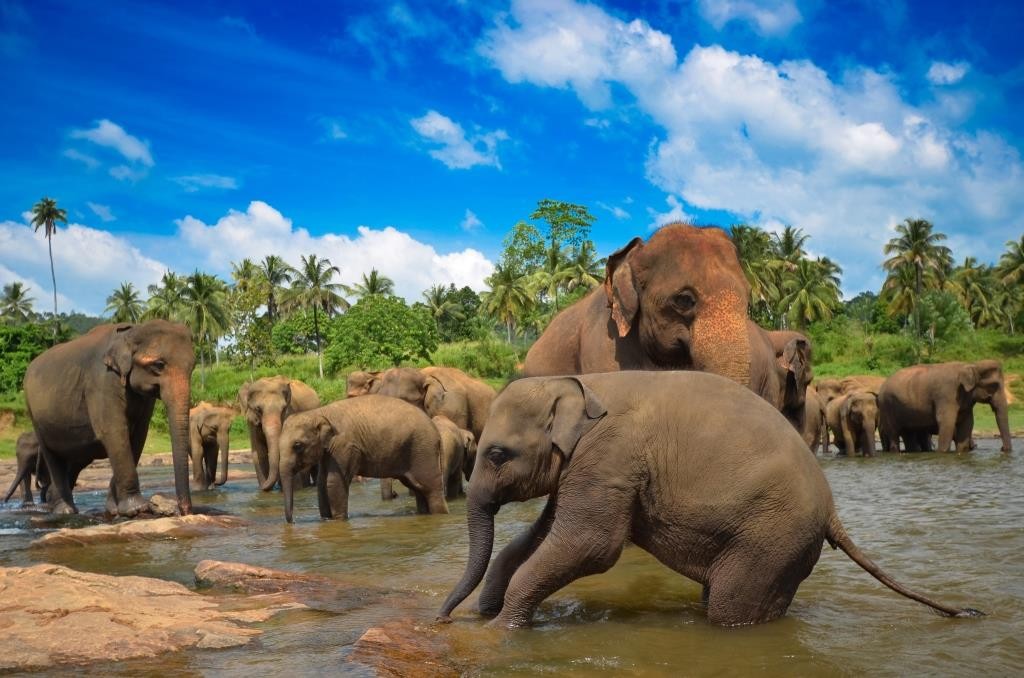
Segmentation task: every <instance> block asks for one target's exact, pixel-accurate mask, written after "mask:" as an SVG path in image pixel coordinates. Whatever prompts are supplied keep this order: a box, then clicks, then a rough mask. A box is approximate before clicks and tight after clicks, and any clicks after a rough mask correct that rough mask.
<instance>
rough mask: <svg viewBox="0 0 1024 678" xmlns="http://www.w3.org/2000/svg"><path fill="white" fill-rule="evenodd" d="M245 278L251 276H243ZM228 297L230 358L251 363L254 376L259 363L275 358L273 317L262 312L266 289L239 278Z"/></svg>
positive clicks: (250, 372)
mask: <svg viewBox="0 0 1024 678" xmlns="http://www.w3.org/2000/svg"><path fill="white" fill-rule="evenodd" d="M243 261H245V260H243ZM250 263H251V262H250ZM242 280H252V278H245V277H243V278H242ZM228 299H229V305H230V307H231V333H230V336H231V338H232V340H233V341H232V349H233V350H232V355H231V358H232V361H233V362H235V363H236V364H240V365H245V366H246V367H248V368H249V376H250V378H252V377H253V373H254V371H255V369H256V367H257V366H258V365H264V364H272V363H273V359H274V350H273V348H274V347H273V344H272V339H271V324H270V318H268V317H266V316H265V315H261V314H260V313H259V309H260V307H261V306H263V301H264V295H263V290H261V289H260V288H259V286H258V285H247V284H240V282H239V279H238V278H236V284H235V288H234V289H233V290H231V292H230V293H229V294H228ZM278 325H280V323H278Z"/></svg>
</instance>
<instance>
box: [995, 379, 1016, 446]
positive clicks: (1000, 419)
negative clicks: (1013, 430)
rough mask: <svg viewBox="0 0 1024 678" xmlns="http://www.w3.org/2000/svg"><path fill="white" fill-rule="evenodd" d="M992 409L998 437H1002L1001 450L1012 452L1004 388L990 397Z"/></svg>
mask: <svg viewBox="0 0 1024 678" xmlns="http://www.w3.org/2000/svg"><path fill="white" fill-rule="evenodd" d="M991 405H992V411H993V412H994V413H995V415H996V426H998V427H999V437H1000V438H1002V439H1003V447H1002V450H1003V452H1012V451H1013V443H1012V442H1011V440H1010V413H1009V411H1008V410H1009V404H1008V403H1007V401H1006V390H1005V389H1001V390H1000V391H999V393H997V394H996V395H995V397H993V398H992V403H991Z"/></svg>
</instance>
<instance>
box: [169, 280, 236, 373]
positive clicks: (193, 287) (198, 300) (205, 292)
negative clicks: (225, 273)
mask: <svg viewBox="0 0 1024 678" xmlns="http://www.w3.org/2000/svg"><path fill="white" fill-rule="evenodd" d="M227 293H228V286H227V284H226V283H225V282H224V281H223V280H221V279H220V278H218V277H216V276H213V275H210V274H208V273H201V272H199V271H196V272H194V273H193V274H192V275H190V276H188V277H187V278H185V284H184V287H183V289H182V309H181V318H182V320H183V321H184V323H185V324H186V325H188V326H189V328H191V330H192V336H193V338H194V339H195V342H196V343H197V345H198V346H199V364H200V368H201V372H200V375H201V376H200V385H201V387H202V388H206V351H207V350H208V349H209V348H210V347H212V346H215V345H216V343H217V340H218V339H220V338H221V337H222V336H224V333H225V332H227V329H228V327H229V326H230V323H231V320H230V318H229V317H228V301H227Z"/></svg>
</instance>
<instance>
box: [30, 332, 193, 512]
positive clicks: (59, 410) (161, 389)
mask: <svg viewBox="0 0 1024 678" xmlns="http://www.w3.org/2000/svg"><path fill="white" fill-rule="evenodd" d="M194 366H195V353H194V351H193V348H192V334H191V332H190V331H189V329H188V328H187V327H185V326H184V325H180V324H177V323H170V322H167V321H166V320H150V321H148V322H146V323H143V324H141V325H128V324H117V325H99V326H97V327H95V328H93V329H92V330H90V331H89V332H88V333H87V334H85V335H83V336H81V337H78V338H76V339H72V340H71V341H69V342H66V343H63V344H58V345H57V346H54V347H53V348H51V349H49V350H47V351H45V352H44V353H43V354H41V355H40V356H38V357H37V358H36V359H35V360H33V361H32V363H31V364H30V365H29V367H28V371H27V372H26V373H25V402H26V405H27V406H28V411H29V416H30V417H31V419H32V425H33V428H34V429H35V432H36V436H37V437H38V438H39V446H40V452H41V453H42V455H43V460H44V461H45V462H46V466H47V468H49V470H50V476H51V478H52V481H53V487H52V493H54V494H55V495H56V496H54V497H53V498H52V500H53V501H52V508H53V510H54V512H56V513H76V512H77V511H78V509H77V508H76V507H75V503H74V500H73V498H72V496H71V488H72V484H71V483H72V481H71V477H72V475H75V476H76V477H77V471H80V470H81V469H82V468H84V467H85V466H87V465H88V464H89V463H91V462H92V461H93V460H95V459H102V458H104V457H107V458H109V459H110V466H111V469H112V471H113V478H112V479H111V481H110V491H109V493H108V495H107V511H108V512H109V513H111V514H117V515H122V516H134V515H136V514H137V513H138V512H139V511H142V510H145V509H146V508H147V507H148V502H147V501H146V500H145V499H143V498H142V493H141V491H140V489H139V476H138V472H137V471H136V466H137V465H138V463H139V456H140V455H141V454H142V448H143V446H144V445H145V442H146V435H147V434H148V433H149V422H150V419H151V417H152V416H153V407H154V405H155V404H156V401H157V399H160V400H162V401H163V403H164V406H165V407H166V409H167V422H168V426H169V428H170V433H171V452H172V456H173V460H174V489H175V493H176V494H177V502H178V510H179V511H180V512H181V513H182V514H187V513H191V512H192V498H191V495H190V493H189V484H188V451H189V450H188V441H189V438H188V411H189V399H190V396H191V391H190V388H191V383H190V382H191V378H192V369H193V367H194Z"/></svg>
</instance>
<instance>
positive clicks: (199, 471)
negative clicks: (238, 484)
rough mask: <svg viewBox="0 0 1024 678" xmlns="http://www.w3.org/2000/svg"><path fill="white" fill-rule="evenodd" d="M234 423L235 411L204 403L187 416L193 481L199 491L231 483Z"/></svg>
mask: <svg viewBox="0 0 1024 678" xmlns="http://www.w3.org/2000/svg"><path fill="white" fill-rule="evenodd" d="M234 420H235V411H234V410H233V409H231V408H230V407H216V406H214V405H211V404H210V403H208V402H205V401H203V402H201V403H199V404H198V405H196V406H195V407H193V408H192V409H191V410H190V411H189V413H188V421H189V452H190V456H191V457H192V480H193V482H194V483H195V485H196V487H197V488H199V489H200V490H209V489H212V488H213V487H214V486H215V485H217V486H219V485H223V484H224V483H226V482H227V481H228V454H229V447H230V444H231V422H233V421H234ZM218 457H219V458H220V463H219V464H218ZM218 469H219V471H220V473H219V474H218Z"/></svg>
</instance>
